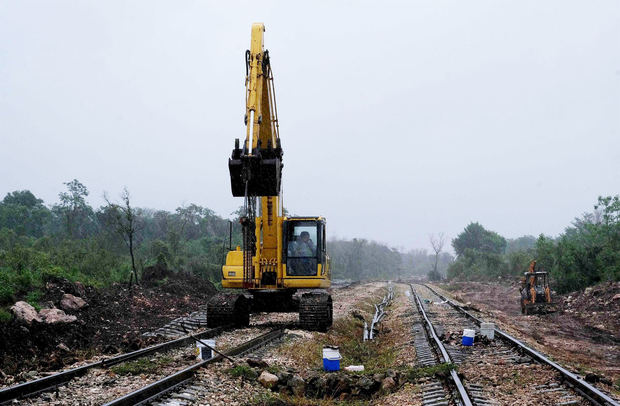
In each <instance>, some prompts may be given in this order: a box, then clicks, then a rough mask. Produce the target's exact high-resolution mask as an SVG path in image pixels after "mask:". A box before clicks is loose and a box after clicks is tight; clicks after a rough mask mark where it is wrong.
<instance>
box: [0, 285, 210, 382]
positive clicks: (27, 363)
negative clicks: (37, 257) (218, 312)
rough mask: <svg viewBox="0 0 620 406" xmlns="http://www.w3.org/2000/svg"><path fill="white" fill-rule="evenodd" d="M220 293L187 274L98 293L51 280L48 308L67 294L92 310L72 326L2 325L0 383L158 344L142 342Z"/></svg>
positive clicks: (82, 312)
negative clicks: (158, 328) (99, 354)
mask: <svg viewBox="0 0 620 406" xmlns="http://www.w3.org/2000/svg"><path fill="white" fill-rule="evenodd" d="M214 292H215V288H214V287H213V285H212V284H211V283H210V282H208V281H206V280H203V279H199V278H196V277H193V276H191V275H187V274H171V275H170V276H168V279H167V281H166V283H156V282H154V283H152V284H149V283H148V282H147V281H145V282H143V283H142V284H141V285H140V286H135V285H134V286H133V287H132V288H131V289H130V288H129V286H127V285H114V286H112V287H110V288H107V289H102V290H97V289H95V288H93V287H89V286H86V287H84V286H81V285H80V284H79V283H78V284H74V283H71V282H69V281H67V280H63V279H52V280H49V281H48V282H47V284H46V287H45V292H44V294H45V296H44V298H43V299H42V301H41V303H42V305H43V306H48V307H51V306H52V305H54V306H56V307H59V302H60V299H61V298H62V295H63V294H64V293H70V294H73V295H76V296H80V297H82V298H83V299H85V300H86V302H87V303H88V306H87V307H85V308H83V309H80V310H77V311H75V312H69V311H68V312H67V313H71V314H74V315H75V316H77V321H76V322H73V323H68V324H64V323H63V324H44V323H37V322H33V323H32V324H31V325H26V324H24V323H20V322H18V321H17V320H12V321H10V322H7V323H2V324H0V326H1V328H0V384H6V383H8V382H5V381H6V380H7V379H9V377H10V376H11V375H18V376H19V375H24V374H27V373H28V372H29V371H45V370H53V369H58V368H61V367H63V366H65V365H69V364H72V363H74V362H76V361H79V360H81V359H83V358H87V357H89V356H91V355H93V354H95V353H116V352H120V351H123V352H125V351H131V350H135V349H138V348H141V347H143V346H145V345H148V344H151V343H154V342H156V341H157V339H154V338H148V339H147V338H145V337H142V333H144V332H146V331H152V330H155V329H156V328H157V327H161V326H163V325H164V324H166V323H167V322H169V321H170V320H171V319H174V318H176V317H180V316H184V315H187V314H188V313H190V312H192V311H196V310H198V308H199V306H201V305H203V304H205V303H206V302H207V300H208V299H209V298H210V297H211V295H212V294H213V293H214Z"/></svg>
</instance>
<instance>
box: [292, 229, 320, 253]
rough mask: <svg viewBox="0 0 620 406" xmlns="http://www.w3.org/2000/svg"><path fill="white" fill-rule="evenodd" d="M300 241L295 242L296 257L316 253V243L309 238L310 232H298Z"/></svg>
mask: <svg viewBox="0 0 620 406" xmlns="http://www.w3.org/2000/svg"><path fill="white" fill-rule="evenodd" d="M299 239H300V241H297V243H296V244H295V256H297V257H313V256H315V255H316V245H314V243H313V242H312V240H311V239H310V233H309V232H307V231H302V232H301V234H299Z"/></svg>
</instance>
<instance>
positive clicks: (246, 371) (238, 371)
mask: <svg viewBox="0 0 620 406" xmlns="http://www.w3.org/2000/svg"><path fill="white" fill-rule="evenodd" d="M226 372H228V373H229V374H230V376H234V377H239V376H240V377H242V378H244V379H248V380H251V381H253V380H255V379H256V378H258V373H257V372H256V371H255V370H254V368H251V367H249V366H247V365H237V366H235V367H232V368H230V369H228V370H227V371H226Z"/></svg>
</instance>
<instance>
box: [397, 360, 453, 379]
mask: <svg viewBox="0 0 620 406" xmlns="http://www.w3.org/2000/svg"><path fill="white" fill-rule="evenodd" d="M453 369H454V370H456V369H457V368H456V365H454V364H452V363H448V362H444V363H443V364H439V365H432V366H428V367H408V368H407V369H406V375H407V381H409V382H411V383H416V382H418V381H419V380H420V379H422V378H427V377H431V376H440V377H446V376H448V375H450V371H452V370H453Z"/></svg>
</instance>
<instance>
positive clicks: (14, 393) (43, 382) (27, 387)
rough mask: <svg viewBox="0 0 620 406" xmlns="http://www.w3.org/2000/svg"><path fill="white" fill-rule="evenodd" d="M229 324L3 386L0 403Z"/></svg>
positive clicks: (207, 334)
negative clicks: (42, 376) (13, 384)
mask: <svg viewBox="0 0 620 406" xmlns="http://www.w3.org/2000/svg"><path fill="white" fill-rule="evenodd" d="M227 328H230V326H224V327H216V328H212V329H208V330H205V331H203V332H201V333H198V334H195V335H193V337H192V336H189V335H188V336H185V337H181V338H177V339H174V340H170V341H166V342H164V343H160V344H156V345H152V346H150V347H146V348H143V349H140V350H136V351H133V352H130V353H125V354H120V355H117V356H114V357H110V358H106V359H103V360H101V361H97V362H93V363H90V364H86V365H83V366H81V367H77V368H73V369H69V370H66V371H62V372H59V373H56V374H53V375H50V376H46V377H44V378H40V379H35V380H33V381H28V382H24V383H21V384H18V385H15V386H11V387H8V388H4V389H2V390H0V405H4V404H8V403H10V402H13V401H14V400H16V399H25V398H29V397H32V396H36V395H39V394H41V393H44V392H49V391H54V390H56V389H57V388H58V387H60V386H62V385H65V384H66V383H67V382H69V381H71V380H72V379H74V378H76V377H79V376H82V375H84V374H86V373H87V372H88V371H89V370H90V369H93V368H108V367H110V366H112V365H116V364H119V363H121V362H126V361H131V360H135V359H138V358H142V357H145V356H147V355H152V354H154V353H160V352H164V351H168V350H171V349H173V348H178V347H181V346H184V345H188V344H193V343H194V342H195V339H194V337H195V338H198V339H207V338H211V337H213V336H216V335H218V334H220V333H221V332H222V331H224V330H225V329H227Z"/></svg>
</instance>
